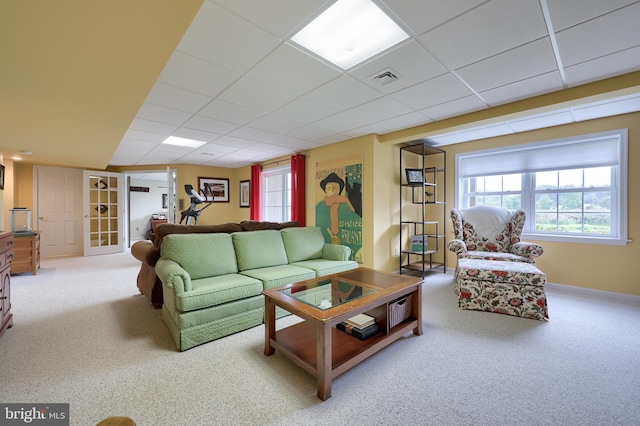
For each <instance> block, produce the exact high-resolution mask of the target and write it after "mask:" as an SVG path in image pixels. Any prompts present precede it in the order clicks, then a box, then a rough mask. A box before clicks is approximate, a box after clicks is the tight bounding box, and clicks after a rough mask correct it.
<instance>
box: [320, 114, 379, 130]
mask: <svg viewBox="0 0 640 426" xmlns="http://www.w3.org/2000/svg"><path fill="white" fill-rule="evenodd" d="M313 125H314V126H318V127H320V128H322V129H327V130H329V131H331V132H334V133H343V134H344V132H345V131H347V130H351V129H356V128H358V127H362V126H366V125H367V122H366V121H364V120H360V119H359V118H356V117H352V116H350V115H347V114H336V115H332V116H331V117H327V118H323V119H322V120H318V121H316V122H315V123H313Z"/></svg>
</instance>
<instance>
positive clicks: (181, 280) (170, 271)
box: [156, 258, 193, 294]
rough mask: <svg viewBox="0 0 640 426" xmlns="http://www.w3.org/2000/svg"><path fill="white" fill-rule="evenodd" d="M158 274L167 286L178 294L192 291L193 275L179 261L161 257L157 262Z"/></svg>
mask: <svg viewBox="0 0 640 426" xmlns="http://www.w3.org/2000/svg"><path fill="white" fill-rule="evenodd" d="M156 274H158V278H160V281H162V284H163V285H165V286H166V287H167V288H172V289H173V291H174V292H175V293H176V294H180V293H184V292H185V291H191V290H192V289H193V287H192V286H191V276H190V275H189V273H188V272H187V271H185V270H184V269H183V268H182V267H181V266H180V265H179V264H178V263H177V262H174V261H173V260H170V259H164V258H161V259H160V260H158V262H157V263H156Z"/></svg>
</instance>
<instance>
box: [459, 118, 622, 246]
mask: <svg viewBox="0 0 640 426" xmlns="http://www.w3.org/2000/svg"><path fill="white" fill-rule="evenodd" d="M606 137H618V138H619V141H620V144H619V153H618V156H619V163H618V170H619V173H618V174H617V176H616V183H615V184H616V186H617V188H618V191H617V194H616V195H618V197H617V198H618V199H617V208H616V210H617V211H616V219H617V231H618V232H617V236H613V237H612V236H605V237H598V236H591V235H589V236H576V235H566V236H564V235H549V234H539V233H535V232H529V231H528V230H524V231H523V233H522V238H523V239H530V240H539V241H554V242H563V243H579V244H602V245H616V246H625V245H627V244H628V243H629V240H628V234H627V231H628V230H627V228H628V207H627V206H628V159H629V155H628V137H629V131H628V129H618V130H611V131H606V132H600V133H594V134H589V135H579V136H573V137H568V138H562V139H553V140H547V141H541V142H534V143H530V144H524V145H516V146H510V147H503V148H492V149H486V150H480V151H473V152H465V153H459V154H456V157H455V163H456V185H455V203H456V208H464V207H462V206H463V201H464V193H463V191H462V188H463V179H464V178H462V177H461V176H460V172H459V171H460V170H462V163H463V161H464V160H465V158H469V157H472V156H473V157H475V156H480V155H481V156H490V155H492V154H499V153H505V152H508V151H521V150H523V149H524V148H539V149H541V148H544V147H545V146H551V145H559V144H564V143H568V142H576V141H580V140H589V139H599V138H606ZM525 203H526V204H528V202H525ZM526 204H525V205H523V209H525V210H526V211H527V216H529V215H530V212H529V209H530V206H528V205H526Z"/></svg>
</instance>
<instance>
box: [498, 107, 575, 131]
mask: <svg viewBox="0 0 640 426" xmlns="http://www.w3.org/2000/svg"><path fill="white" fill-rule="evenodd" d="M571 122H573V117H572V116H571V111H570V110H569V109H568V108H567V109H563V110H558V111H554V112H552V113H544V114H536V115H532V116H530V117H526V118H522V119H517V120H508V121H507V124H508V125H509V126H510V127H511V128H512V129H513V130H515V131H516V132H527V131H529V130H535V129H541V128H543V127H553V126H560V125H562V124H567V123H571Z"/></svg>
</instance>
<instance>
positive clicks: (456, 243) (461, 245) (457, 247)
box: [447, 239, 467, 255]
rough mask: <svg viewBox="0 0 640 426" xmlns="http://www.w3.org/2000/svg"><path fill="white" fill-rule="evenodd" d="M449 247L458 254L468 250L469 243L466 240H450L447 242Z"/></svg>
mask: <svg viewBox="0 0 640 426" xmlns="http://www.w3.org/2000/svg"><path fill="white" fill-rule="evenodd" d="M447 248H448V249H449V250H450V251H452V252H454V253H455V254H457V255H460V254H462V253H466V252H467V245H466V244H465V242H464V241H462V240H458V239H455V240H451V241H449V243H448V244H447Z"/></svg>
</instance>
